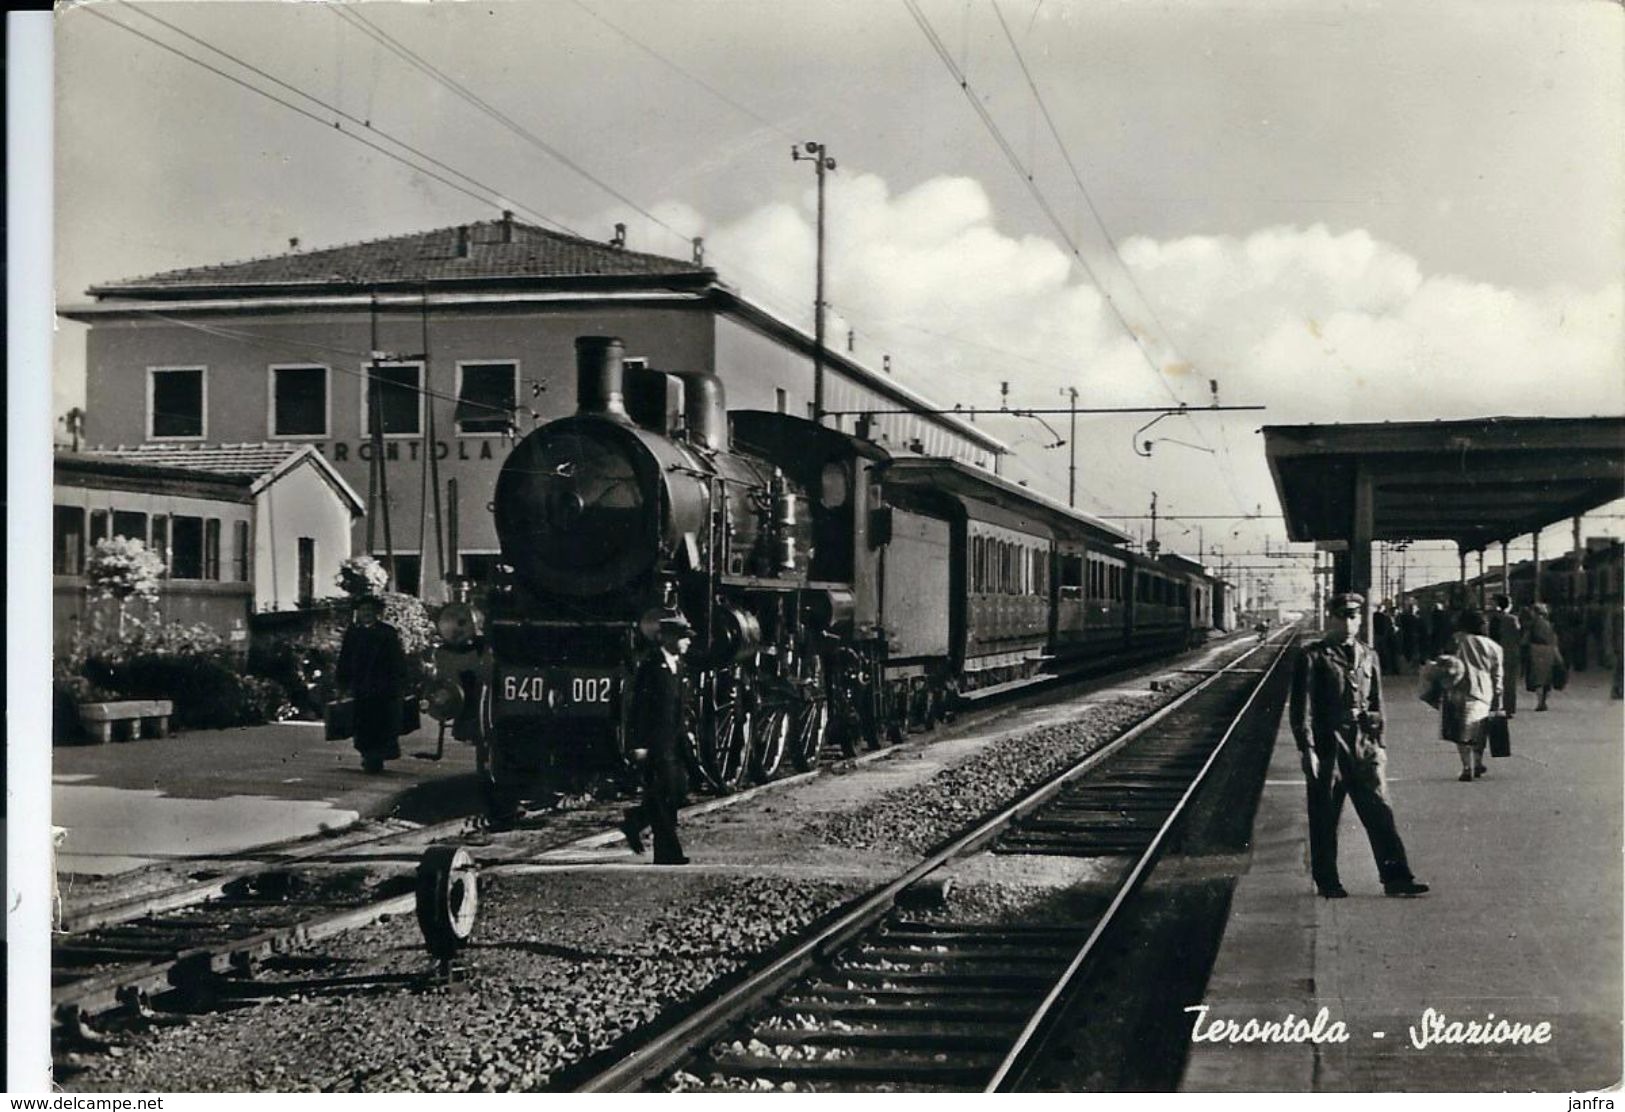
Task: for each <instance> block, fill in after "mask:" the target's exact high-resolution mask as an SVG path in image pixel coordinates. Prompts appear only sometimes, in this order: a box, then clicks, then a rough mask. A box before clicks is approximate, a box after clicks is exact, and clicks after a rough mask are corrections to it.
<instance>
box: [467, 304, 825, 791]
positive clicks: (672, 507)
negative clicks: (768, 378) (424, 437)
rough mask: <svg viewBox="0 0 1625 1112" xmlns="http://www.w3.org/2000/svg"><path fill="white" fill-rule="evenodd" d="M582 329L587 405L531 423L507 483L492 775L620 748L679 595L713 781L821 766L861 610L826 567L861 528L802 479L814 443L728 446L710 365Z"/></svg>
mask: <svg viewBox="0 0 1625 1112" xmlns="http://www.w3.org/2000/svg"><path fill="white" fill-rule="evenodd" d="M576 349H577V393H578V409H577V412H576V413H575V414H574V415H573V416H570V417H567V418H564V419H561V420H558V421H555V422H552V423H550V424H548V425H546V426H544V427H542V428H540V429H537V430H536V431H535V432H533V433H531V434H530V435H529V436H528V437H526V438H525V439H524V440H523V441H521V442H520V443H519V445H518V446H517V447H516V448H515V449H514V451H513V453H512V454H511V455H510V456H509V458H508V460H507V461H506V463H505V464H504V465H503V468H502V471H501V474H500V476H499V477H498V480H497V485H496V494H495V501H494V505H493V509H494V514H495V522H496V530H497V535H498V538H499V540H500V543H501V548H502V561H501V562H502V564H503V565H504V569H503V571H502V572H500V573H499V575H498V577H497V579H496V581H495V582H494V583H493V589H492V592H491V602H490V615H489V626H488V637H489V645H490V653H491V660H490V666H489V667H490V671H489V677H490V678H489V683H488V691H487V696H486V700H485V703H486V706H485V714H484V718H485V732H486V733H487V735H488V745H487V746H486V749H487V754H486V755H487V757H488V759H489V760H490V762H491V769H490V771H491V775H492V778H493V779H494V780H495V781H496V782H497V783H499V784H518V783H521V782H523V781H526V780H529V779H532V778H534V777H536V776H543V777H545V778H547V779H548V780H549V781H551V782H554V783H557V784H560V785H568V784H570V783H572V782H575V783H577V784H578V785H579V781H580V780H581V779H582V777H584V776H586V775H590V774H593V773H602V772H612V773H613V772H615V771H616V770H618V769H622V768H624V767H625V764H626V758H627V755H628V753H629V751H630V750H631V748H633V746H634V744H635V740H636V739H630V738H628V737H627V732H626V722H627V718H628V712H629V709H630V708H629V707H628V705H627V699H626V695H627V693H628V692H629V690H630V682H631V677H632V674H633V672H634V670H635V669H636V666H637V663H638V661H639V659H640V658H641V657H642V656H643V654H645V653H647V652H649V651H652V647H653V638H654V633H655V629H656V626H657V624H658V621H659V619H660V617H661V615H662V614H666V613H671V612H674V611H675V612H681V613H682V614H683V615H684V616H686V617H687V618H688V620H689V621H690V622H691V623H692V624H693V626H694V627H695V630H696V641H695V647H694V650H693V652H692V653H691V656H690V667H689V674H690V687H691V691H692V705H691V707H690V710H689V717H690V721H689V723H688V727H689V734H690V738H691V744H690V749H691V752H690V754H689V755H690V760H691V764H692V765H693V767H694V769H695V770H696V771H697V772H698V773H699V774H700V776H701V777H702V778H703V779H704V781H705V782H707V783H708V784H709V785H710V786H711V787H713V788H715V789H718V790H729V789H732V788H734V787H736V786H738V785H739V784H740V783H741V782H742V781H743V780H744V779H745V778H746V777H747V776H755V777H757V778H762V779H765V778H768V777H771V776H772V775H773V774H774V773H775V772H776V771H777V770H778V768H779V767H780V765H781V764H782V763H783V762H784V761H785V760H786V759H788V760H790V761H792V762H793V763H794V764H795V765H796V766H797V767H798V768H806V767H810V766H811V764H812V763H813V762H815V761H816V760H817V757H818V751H819V748H820V747H821V746H822V744H823V742H824V736H825V732H826V729H827V724H828V718H829V716H828V708H827V705H826V701H827V700H826V694H825V683H824V663H823V657H824V655H825V654H826V651H827V647H828V645H827V642H828V639H829V637H830V636H832V635H833V634H835V633H836V632H837V631H838V630H840V629H841V628H842V627H843V626H844V625H846V624H848V623H849V621H850V617H851V611H852V595H851V590H850V583H849V582H847V581H845V580H840V579H836V580H830V579H828V578H826V577H827V574H828V572H829V570H830V569H829V567H828V566H827V565H831V564H839V563H840V560H839V559H835V560H831V559H830V558H829V553H830V552H836V551H839V549H840V548H841V546H842V542H843V540H844V541H846V543H847V544H848V545H849V544H850V541H849V540H848V539H847V538H846V536H845V534H848V533H849V532H850V529H849V528H843V527H842V524H841V522H839V521H836V520H832V519H831V515H832V511H831V509H830V507H829V506H828V504H827V502H828V500H827V498H825V497H824V495H825V494H827V493H829V491H828V490H823V489H821V490H820V491H819V494H818V496H817V497H810V496H809V491H808V489H807V486H806V483H805V480H806V478H807V476H806V474H805V470H806V466H807V463H806V461H797V462H792V463H791V465H790V470H789V471H787V470H786V468H785V467H783V466H780V464H779V462H778V461H775V460H774V459H770V458H766V457H764V456H762V455H760V454H754V453H748V452H743V451H736V450H733V449H732V448H731V447H730V444H729V428H728V415H727V411H726V408H725V399H724V392H723V386H722V383H721V382H720V381H719V380H718V379H716V378H715V377H714V376H711V375H705V374H684V373H667V372H662V371H658V370H648V369H645V368H632V369H627V368H626V367H624V365H623V360H622V345H621V343H620V341H619V340H616V339H612V338H608V337H597V336H587V337H581V338H579V339H578V340H577V341H576ZM759 416H763V417H768V416H772V415H759ZM840 439H842V440H844V438H840ZM832 447H833V448H835V449H836V450H834V451H831V450H830V449H831V448H832ZM824 449H825V451H824V454H825V455H828V456H831V457H832V458H829V459H827V460H822V461H820V462H821V465H820V467H819V471H818V475H817V481H819V482H820V483H821V484H822V485H823V486H824V487H829V488H831V489H833V488H835V487H843V486H845V485H849V480H848V478H847V476H848V475H849V470H848V469H849V467H850V462H851V461H849V460H846V459H842V458H839V457H841V456H843V455H848V454H850V453H847V452H844V451H843V450H840V446H839V445H833V446H832V445H829V444H827V443H826V444H825V445H824ZM824 465H827V466H824ZM791 472H801V475H800V477H799V478H798V477H797V475H795V474H792V473H791ZM821 549H823V550H824V556H823V558H822V559H821V558H820V550H821Z"/></svg>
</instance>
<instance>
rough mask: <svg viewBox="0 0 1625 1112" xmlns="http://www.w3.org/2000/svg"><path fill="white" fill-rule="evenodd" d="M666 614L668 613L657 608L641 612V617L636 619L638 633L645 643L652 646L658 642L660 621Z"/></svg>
mask: <svg viewBox="0 0 1625 1112" xmlns="http://www.w3.org/2000/svg"><path fill="white" fill-rule="evenodd" d="M668 613H669V611H667V610H665V609H663V608H661V607H659V606H656V607H654V608H653V609H652V610H645V611H644V612H643V616H642V617H641V618H639V619H638V633H639V634H641V635H642V637H643V639H644V640H645V641H648V642H650V643H651V644H652V643H654V642H657V641H659V640H660V619H661V618H664V617H665V616H666V615H667V614H668Z"/></svg>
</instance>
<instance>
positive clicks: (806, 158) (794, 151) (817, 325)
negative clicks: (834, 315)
mask: <svg viewBox="0 0 1625 1112" xmlns="http://www.w3.org/2000/svg"><path fill="white" fill-rule="evenodd" d="M803 151H805V153H803ZM790 158H791V160H792V161H794V162H811V163H812V164H813V169H814V170H815V171H816V172H817V174H818V264H817V269H818V277H817V279H816V287H815V289H814V291H813V421H814V422H815V423H817V424H820V425H821V424H823V423H824V175H825V174H826V173H827V172H829V171H830V170H833V169H835V160H834V159H833V158H830V157H829V149H828V148H827V147H825V146H824V144H822V143H818V142H813V141H808V142H806V143H803V144H802V145H801V146H800V147H794V146H793V147H791V148H790Z"/></svg>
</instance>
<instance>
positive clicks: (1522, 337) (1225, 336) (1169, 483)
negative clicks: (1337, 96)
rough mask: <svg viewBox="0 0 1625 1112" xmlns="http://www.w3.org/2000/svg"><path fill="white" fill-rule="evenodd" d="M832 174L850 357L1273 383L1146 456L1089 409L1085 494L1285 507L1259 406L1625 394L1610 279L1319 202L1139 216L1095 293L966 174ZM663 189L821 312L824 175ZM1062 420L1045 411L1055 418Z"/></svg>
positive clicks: (834, 280) (1029, 453) (1186, 426)
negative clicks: (1156, 219) (1519, 259)
mask: <svg viewBox="0 0 1625 1112" xmlns="http://www.w3.org/2000/svg"><path fill="white" fill-rule="evenodd" d="M827 188H828V198H827V200H828V213H829V225H828V230H827V232H828V281H827V298H828V300H829V302H830V303H831V306H832V310H831V316H830V318H829V322H828V323H829V335H830V336H831V338H832V341H831V342H832V343H833V344H837V345H839V344H841V343H843V342H844V338H845V333H846V329H847V328H848V327H852V328H855V329H856V330H857V343H856V351H855V354H856V356H857V357H858V358H859V359H861V360H862V361H864V362H866V363H868V364H869V365H871V366H875V367H879V365H880V363H881V357H882V355H883V354H890V355H891V356H892V364H893V368H894V373H895V374H896V375H897V377H898V378H899V379H900V380H901V381H903V382H905V383H907V384H908V385H910V386H913V387H915V388H916V389H918V390H920V391H921V392H922V393H924V394H925V395H926V396H927V397H931V398H934V399H937V400H939V401H941V402H942V403H943V404H953V403H962V404H965V405H967V406H970V405H974V406H984V407H996V406H998V405H999V404H1000V398H1001V394H1000V384H1001V383H1004V382H1008V383H1009V384H1010V393H1009V404H1010V405H1012V406H1019V407H1058V406H1061V405H1064V404H1065V400H1064V391H1065V390H1066V389H1067V388H1068V387H1076V388H1078V390H1079V391H1080V398H1079V402H1080V404H1081V405H1083V406H1094V407H1099V406H1134V405H1160V404H1167V403H1169V402H1170V401H1172V400H1174V399H1178V400H1183V401H1185V402H1187V403H1189V404H1190V405H1191V406H1193V407H1199V406H1203V405H1206V404H1207V403H1208V402H1209V400H1210V397H1211V395H1210V394H1209V386H1208V384H1209V382H1210V381H1216V382H1217V383H1218V384H1219V388H1220V398H1221V400H1222V401H1224V402H1227V403H1231V404H1262V405H1267V406H1268V410H1267V412H1265V413H1238V414H1234V415H1231V416H1229V417H1228V418H1224V419H1221V418H1220V417H1219V416H1218V415H1214V416H1202V417H1197V418H1191V419H1189V420H1173V421H1165V422H1162V423H1160V424H1159V425H1158V426H1157V427H1156V429H1155V430H1154V431H1153V432H1152V433H1149V434H1146V435H1148V436H1150V437H1153V438H1155V437H1157V436H1164V437H1169V438H1172V441H1174V442H1175V443H1168V444H1166V445H1165V446H1163V447H1159V448H1157V449H1156V450H1155V451H1154V454H1153V457H1152V458H1151V460H1149V461H1147V460H1146V458H1145V457H1144V456H1143V455H1137V454H1136V453H1135V452H1131V451H1130V450H1129V448H1130V442H1131V440H1133V439H1134V437H1135V429H1136V428H1137V427H1138V426H1140V425H1143V424H1144V423H1145V422H1146V421H1147V420H1149V419H1150V418H1149V416H1142V417H1133V418H1115V419H1113V418H1094V419H1091V420H1089V421H1086V422H1080V425H1079V437H1078V441H1079V443H1078V445H1077V450H1078V463H1079V473H1080V475H1086V476H1087V479H1086V481H1085V483H1083V484H1080V485H1082V486H1084V487H1085V491H1084V495H1083V497H1082V498H1081V499H1080V505H1084V506H1093V507H1094V508H1096V509H1097V510H1106V509H1112V510H1115V511H1116V512H1143V510H1138V509H1137V510H1134V511H1128V510H1127V509H1125V507H1129V506H1136V507H1139V506H1143V505H1144V503H1145V500H1146V499H1148V497H1149V492H1150V491H1151V490H1152V489H1157V490H1160V491H1161V493H1162V496H1163V499H1164V505H1169V504H1173V505H1183V506H1184V507H1185V510H1186V512H1195V510H1194V508H1193V507H1195V506H1198V505H1200V506H1202V507H1203V508H1204V509H1206V510H1209V511H1213V512H1232V510H1231V509H1227V507H1231V508H1245V509H1248V510H1251V509H1253V508H1254V507H1255V506H1258V505H1263V506H1264V507H1265V508H1266V509H1273V508H1274V503H1275V494H1274V491H1273V487H1272V485H1271V482H1270V479H1269V476H1268V472H1267V469H1266V468H1265V466H1264V461H1263V452H1262V445H1261V442H1260V441H1259V439H1258V438H1257V437H1256V436H1255V435H1254V432H1255V430H1256V429H1257V428H1258V426H1259V425H1261V424H1300V423H1336V422H1350V421H1380V420H1430V419H1434V418H1461V417H1472V416H1485V415H1518V416H1581V415H1589V414H1618V413H1621V412H1625V373H1622V360H1625V331H1622V307H1625V290H1622V288H1621V286H1620V285H1619V284H1618V283H1615V284H1612V285H1609V286H1605V287H1602V288H1599V289H1592V290H1579V289H1567V288H1550V289H1509V288H1502V287H1497V286H1493V285H1487V284H1485V283H1482V282H1476V281H1473V280H1470V279H1467V278H1463V277H1460V276H1455V275H1450V274H1429V273H1426V272H1425V271H1424V270H1423V268H1422V266H1421V265H1420V264H1419V263H1418V261H1417V259H1416V258H1415V257H1413V256H1412V255H1410V254H1407V253H1406V252H1405V251H1404V250H1402V249H1401V248H1400V247H1398V246H1396V245H1394V244H1392V243H1386V242H1384V241H1382V240H1380V239H1378V238H1377V237H1375V236H1373V235H1372V234H1371V233H1370V232H1369V231H1367V230H1364V229H1360V228H1353V229H1341V230H1340V229H1333V228H1330V227H1328V226H1326V225H1324V224H1316V225H1312V226H1308V227H1301V226H1292V225H1281V226H1273V227H1264V228H1259V229H1256V230H1254V231H1252V232H1250V233H1248V234H1245V235H1200V236H1186V237H1182V238H1177V239H1169V240H1164V241H1158V240H1152V239H1148V238H1144V237H1137V236H1134V237H1128V238H1125V239H1124V240H1122V241H1121V262H1119V261H1117V260H1115V259H1113V258H1111V257H1109V256H1108V257H1099V256H1093V255H1092V256H1090V257H1089V262H1090V266H1091V268H1092V269H1093V271H1094V274H1095V275H1096V276H1098V277H1099V279H1100V280H1101V282H1102V283H1103V284H1104V287H1105V292H1104V293H1102V291H1101V290H1100V289H1097V288H1096V286H1095V284H1094V282H1093V281H1092V280H1091V278H1090V277H1089V275H1087V274H1085V272H1084V270H1083V268H1082V267H1081V266H1080V265H1078V263H1077V262H1076V261H1075V260H1074V259H1073V258H1072V256H1071V255H1070V254H1069V252H1068V251H1067V250H1065V249H1064V248H1063V247H1062V246H1060V245H1058V244H1057V243H1056V242H1055V241H1053V240H1050V239H1047V238H1044V237H1042V236H1020V235H1011V234H1009V233H1008V232H1006V231H1004V230H1002V229H1001V228H1000V227H999V222H998V218H997V214H996V213H995V212H994V210H993V206H992V204H991V202H990V200H989V197H988V194H987V192H986V191H985V190H984V189H983V187H982V186H981V184H980V183H979V182H977V181H975V180H974V179H971V178H966V177H939V178H934V179H931V180H928V181H926V182H923V183H922V184H920V185H917V186H915V187H913V188H911V189H909V190H907V191H905V192H901V193H895V192H893V191H892V190H891V189H890V187H889V186H888V185H887V183H886V182H885V181H884V180H883V179H881V178H879V177H877V176H875V175H872V174H862V173H853V172H850V171H847V170H844V169H843V170H842V171H840V172H839V173H837V174H834V175H831V176H830V178H829V179H828V181H827ZM660 212H661V213H662V215H663V217H664V216H666V215H667V214H668V213H669V214H672V215H671V216H670V219H671V220H672V222H674V223H678V224H679V226H680V227H682V228H683V229H684V230H685V233H686V234H694V235H700V234H703V235H704V236H705V237H706V248H707V252H706V259H707V261H708V262H709V263H711V264H712V265H714V266H716V267H717V268H718V270H719V272H720V274H721V276H722V278H723V280H724V281H726V282H729V283H730V284H732V285H735V286H736V287H738V288H739V289H740V290H741V291H742V292H743V293H744V294H745V295H746V296H748V297H751V298H753V299H755V300H758V301H761V302H762V303H763V304H765V305H767V306H768V307H769V308H770V309H772V310H773V311H775V312H777V313H779V314H781V315H783V316H785V317H786V318H787V319H790V320H792V321H794V322H795V323H797V324H799V325H801V326H802V327H804V328H808V329H809V330H810V328H811V315H812V314H811V305H812V300H813V272H814V262H815V257H816V230H815V212H816V193H815V191H814V190H813V189H812V188H810V187H809V188H807V189H805V190H804V191H803V192H802V193H801V195H800V196H799V197H797V198H795V199H794V200H793V201H790V200H779V201H773V202H771V203H767V204H764V205H761V206H760V207H758V208H756V209H754V210H752V211H751V212H749V213H747V214H746V215H745V216H743V217H741V218H740V219H738V220H735V221H732V222H728V223H724V224H721V225H716V226H704V222H703V221H701V220H700V218H699V216H698V214H697V213H695V212H694V211H693V210H692V209H689V208H687V207H686V206H675V205H674V206H667V207H663V208H662V209H661V210H660ZM689 229H694V230H693V231H688V230H689ZM652 249H655V250H659V249H660V248H659V247H653V248H652ZM1131 277H1132V280H1131ZM1108 299H1109V300H1108ZM1113 306H1115V307H1116V310H1117V312H1116V313H1114V312H1113ZM1119 314H1120V315H1121V317H1122V318H1123V321H1122V322H1120V321H1119V320H1118V319H1117V317H1118V315H1119ZM1123 322H1126V324H1127V326H1128V327H1127V328H1125V327H1124V323H1123ZM1129 329H1132V330H1133V331H1134V333H1135V334H1136V335H1137V336H1138V337H1139V339H1140V346H1137V345H1136V343H1135V340H1134V339H1131V338H1130V334H1129ZM1153 365H1154V366H1155V367H1157V368H1160V369H1161V373H1160V374H1158V373H1157V372H1156V371H1153V369H1152V367H1153ZM1065 421H1066V418H1065V417H1062V418H1059V419H1058V420H1057V419H1052V421H1051V423H1052V424H1054V425H1056V426H1057V427H1059V428H1060V429H1061V430H1062V434H1063V435H1064V434H1065ZM986 427H987V428H988V429H989V431H990V432H992V433H993V434H994V435H996V436H999V437H1001V438H1003V439H1005V440H1007V441H1008V442H1010V443H1012V444H1013V445H1014V447H1015V448H1016V449H1017V452H1018V456H1017V458H1015V459H1012V460H1010V461H1008V463H1007V469H1006V473H1007V474H1009V475H1011V476H1012V477H1017V478H1025V479H1027V480H1029V481H1030V482H1031V483H1032V484H1033V485H1034V486H1035V487H1038V488H1040V489H1044V490H1046V491H1047V492H1048V493H1050V494H1053V495H1058V496H1062V497H1064V496H1065V493H1066V489H1067V463H1068V452H1067V451H1064V450H1063V451H1055V450H1048V449H1046V448H1045V447H1044V445H1045V444H1046V443H1049V442H1051V441H1052V440H1053V438H1052V437H1051V436H1050V435H1049V434H1047V433H1045V432H1044V431H1043V430H1042V429H1040V428H1039V427H1038V426H1037V425H1036V423H1034V422H1032V421H1030V420H1027V421H1023V420H1015V419H1010V418H992V419H989V420H988V421H987V422H986ZM1204 447H1205V448H1210V449H1213V450H1214V453H1215V454H1214V455H1212V456H1209V455H1206V454H1201V452H1200V450H1201V449H1202V448H1204ZM1193 448H1194V449H1196V450H1193Z"/></svg>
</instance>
